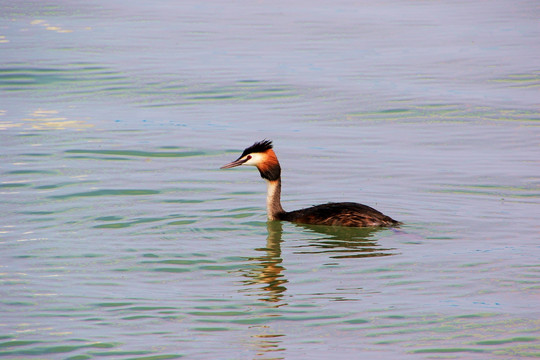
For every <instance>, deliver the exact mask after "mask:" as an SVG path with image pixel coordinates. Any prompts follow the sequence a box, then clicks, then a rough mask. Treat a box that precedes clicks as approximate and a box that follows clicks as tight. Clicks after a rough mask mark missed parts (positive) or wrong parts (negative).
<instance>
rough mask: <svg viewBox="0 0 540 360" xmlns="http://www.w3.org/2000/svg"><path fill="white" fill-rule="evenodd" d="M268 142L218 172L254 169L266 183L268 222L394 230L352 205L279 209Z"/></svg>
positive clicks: (277, 173)
mask: <svg viewBox="0 0 540 360" xmlns="http://www.w3.org/2000/svg"><path fill="white" fill-rule="evenodd" d="M272 148H273V146H272V141H270V140H262V141H259V142H256V143H254V144H253V145H251V146H250V147H248V148H246V149H245V150H244V152H243V153H242V155H240V157H239V158H238V159H236V160H234V161H232V162H230V163H228V164H226V165H223V166H222V167H221V169H229V168H233V167H237V166H240V165H251V166H255V167H256V168H257V169H258V170H259V173H260V174H261V177H262V178H263V179H264V180H266V182H267V187H268V193H267V197H266V210H267V214H268V220H284V221H290V222H294V223H299V224H314V225H331V226H350V227H381V226H395V225H398V224H399V222H398V221H396V220H394V219H392V218H391V217H389V216H386V215H384V214H383V213H381V212H380V211H378V210H375V209H373V208H372V207H369V206H367V205H363V204H358V203H355V202H337V203H333V202H330V203H327V204H321V205H316V206H312V207H309V208H305V209H300V210H295V211H285V210H283V207H282V206H281V166H280V165H279V161H278V159H277V156H276V153H275V152H274V150H273V149H272Z"/></svg>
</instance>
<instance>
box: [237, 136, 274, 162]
mask: <svg viewBox="0 0 540 360" xmlns="http://www.w3.org/2000/svg"><path fill="white" fill-rule="evenodd" d="M271 148H272V140H266V139H264V140H263V141H259V142H256V143H255V144H253V145H251V146H250V147H248V148H246V150H244V152H243V153H242V155H240V157H241V158H242V157H244V156H246V155H247V154H253V153H259V152H265V151H266V150H270V149H271Z"/></svg>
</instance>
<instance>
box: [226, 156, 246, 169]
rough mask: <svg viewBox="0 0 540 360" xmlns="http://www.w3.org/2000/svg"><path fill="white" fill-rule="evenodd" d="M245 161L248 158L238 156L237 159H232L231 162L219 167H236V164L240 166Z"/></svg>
mask: <svg viewBox="0 0 540 360" xmlns="http://www.w3.org/2000/svg"><path fill="white" fill-rule="evenodd" d="M246 161H248V158H244V159H242V158H240V159H237V160H234V161H233V162H230V163H228V164H226V165H223V166H222V167H220V169H230V168H233V167H236V166H240V165H242V164H243V163H245V162H246Z"/></svg>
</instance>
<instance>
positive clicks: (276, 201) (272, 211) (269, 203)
mask: <svg viewBox="0 0 540 360" xmlns="http://www.w3.org/2000/svg"><path fill="white" fill-rule="evenodd" d="M266 183H267V184H268V193H267V194H266V211H267V214H268V220H279V218H278V214H280V213H284V212H285V210H283V208H282V207H281V179H277V180H273V181H269V180H267V181H266Z"/></svg>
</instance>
